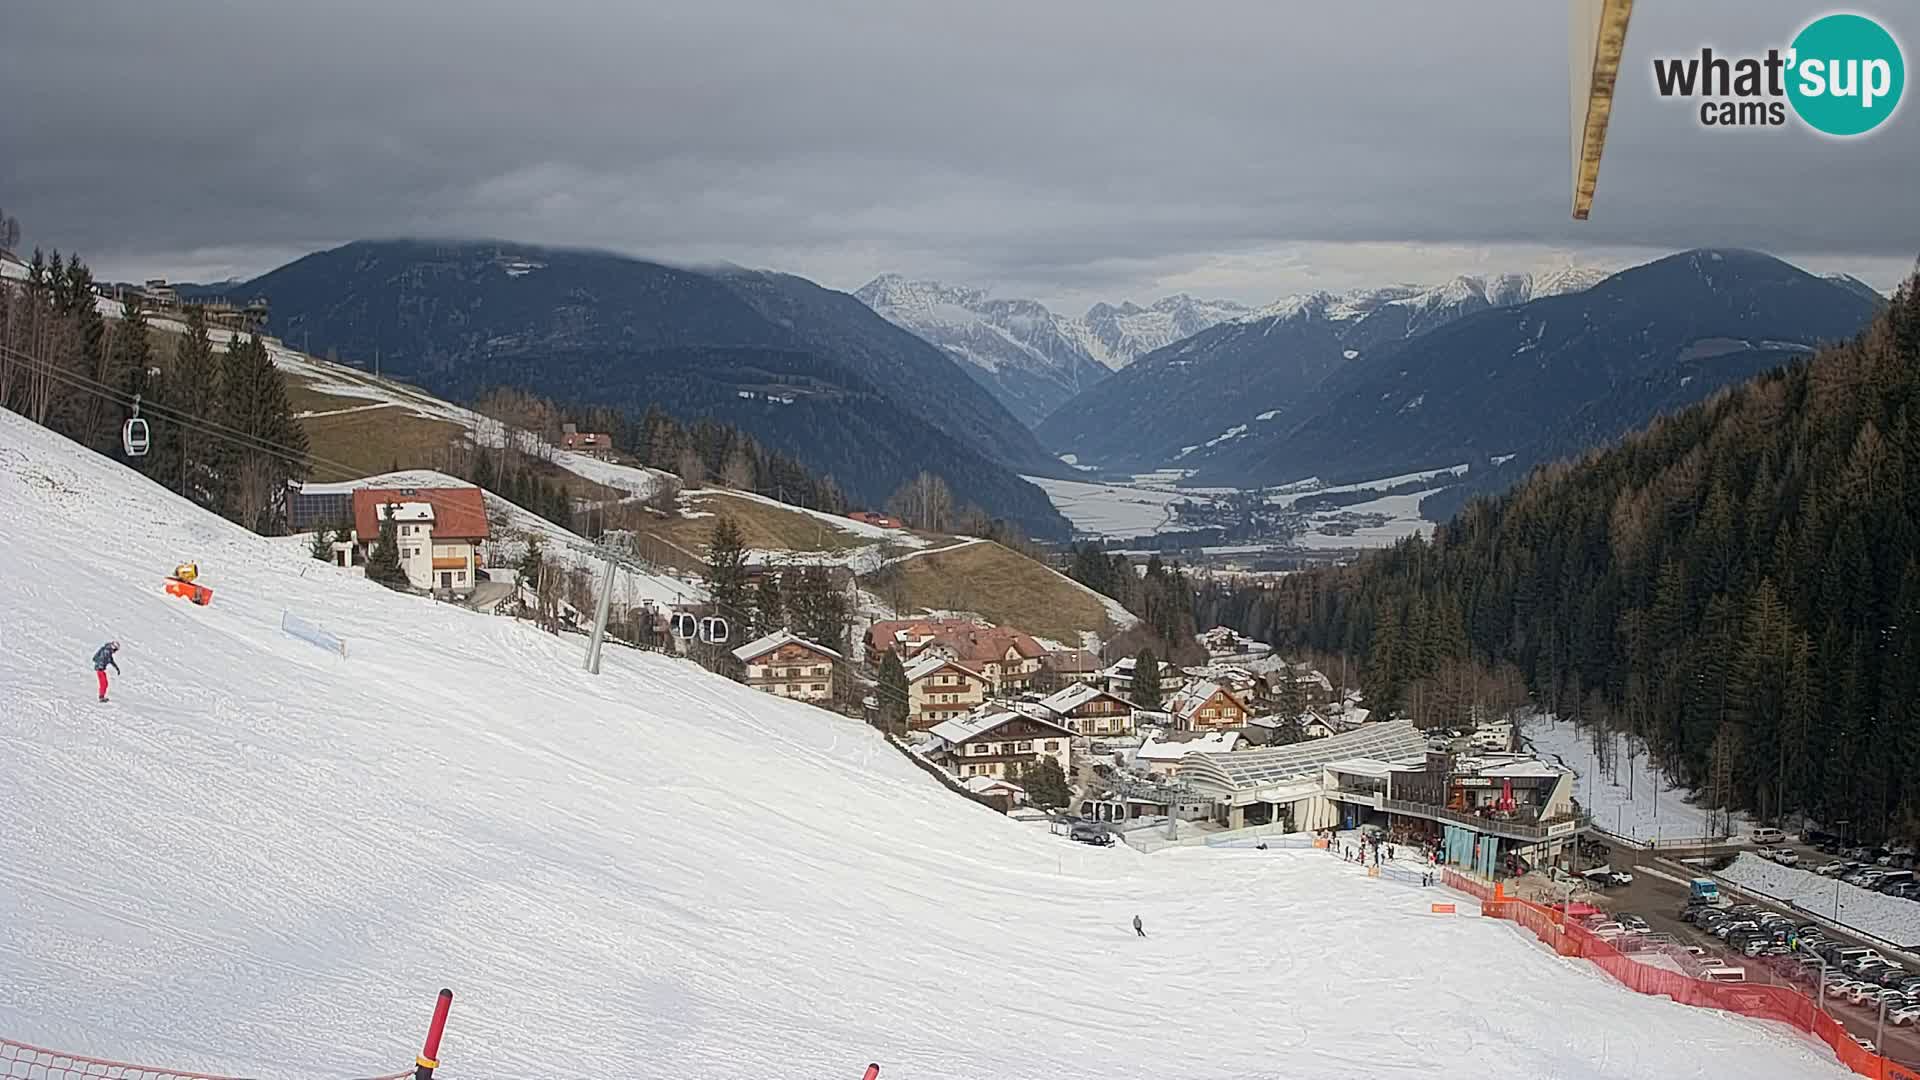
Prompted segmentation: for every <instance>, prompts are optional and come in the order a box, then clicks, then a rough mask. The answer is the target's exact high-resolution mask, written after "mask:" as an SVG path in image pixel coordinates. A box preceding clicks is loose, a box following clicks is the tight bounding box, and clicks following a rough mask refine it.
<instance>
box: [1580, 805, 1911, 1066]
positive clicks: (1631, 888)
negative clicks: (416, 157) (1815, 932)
mask: <svg viewBox="0 0 1920 1080" xmlns="http://www.w3.org/2000/svg"><path fill="white" fill-rule="evenodd" d="M1790 846H1792V847H1794V848H1795V849H1796V850H1798V851H1799V852H1800V857H1801V864H1800V865H1801V866H1803V867H1814V866H1819V865H1821V864H1822V863H1825V862H1830V861H1832V860H1833V857H1832V856H1829V855H1822V854H1821V853H1819V852H1818V851H1815V850H1813V849H1812V848H1809V847H1807V846H1806V845H1804V844H1799V843H1797V842H1796V843H1793V844H1791V845H1790ZM1616 856H1625V857H1627V858H1631V853H1629V852H1624V851H1619V852H1616ZM1641 858H1642V859H1644V860H1646V861H1644V862H1642V863H1641V864H1639V865H1633V866H1626V865H1623V864H1624V859H1620V858H1616V862H1615V865H1616V866H1620V867H1621V868H1623V869H1627V870H1629V871H1630V872H1631V873H1632V874H1633V881H1632V883H1631V884H1628V885H1623V886H1616V887H1614V888H1610V889H1606V890H1594V891H1592V892H1583V893H1582V894H1581V895H1580V896H1579V897H1578V899H1580V900H1583V901H1585V902H1588V903H1591V904H1593V905H1595V906H1596V907H1600V908H1603V909H1605V910H1607V911H1609V912H1616V913H1617V912H1632V913H1634V914H1637V915H1639V916H1640V917H1641V918H1643V919H1644V920H1646V922H1647V924H1648V926H1649V928H1650V929H1651V930H1652V931H1653V932H1654V933H1656V934H1666V935H1670V936H1671V937H1672V938H1673V940H1674V941H1676V942H1679V943H1681V944H1682V945H1692V946H1697V947H1699V948H1701V949H1703V950H1705V951H1706V952H1707V953H1709V954H1712V955H1715V956H1719V957H1723V958H1724V959H1725V962H1726V963H1728V964H1732V965H1736V966H1738V967H1740V968H1742V969H1744V970H1745V971H1746V973H1747V980H1748V981H1749V982H1752V983H1758V984H1762V985H1772V984H1779V985H1792V986H1794V987H1795V988H1796V989H1799V990H1800V991H1801V992H1803V993H1805V994H1807V996H1809V997H1814V998H1817V997H1819V989H1818V987H1817V985H1811V984H1808V983H1805V982H1795V981H1793V980H1790V979H1788V978H1786V977H1784V976H1783V975H1782V974H1780V972H1779V971H1778V970H1776V966H1775V965H1773V964H1769V963H1767V962H1766V961H1765V960H1764V959H1763V958H1749V957H1745V956H1741V955H1740V954H1739V950H1737V949H1732V948H1730V947H1729V946H1728V945H1727V943H1726V942H1725V941H1724V940H1721V939H1720V938H1718V937H1716V936H1715V935H1713V934H1710V933H1707V932H1705V931H1703V930H1701V929H1700V928H1699V927H1697V926H1695V925H1693V924H1691V923H1688V922H1686V921H1684V920H1682V919H1681V918H1680V913H1681V912H1682V911H1683V910H1684V909H1685V908H1686V905H1687V897H1688V887H1687V885H1686V883H1685V874H1684V873H1683V872H1682V871H1679V870H1676V869H1674V868H1673V867H1671V866H1666V865H1661V864H1656V863H1654V862H1653V861H1652V859H1651V856H1648V855H1644V854H1643V855H1642V856H1641ZM1753 903H1754V906H1755V907H1758V908H1762V909H1765V910H1769V911H1772V912H1776V913H1778V914H1780V915H1783V916H1785V917H1786V918H1787V919H1789V920H1790V921H1792V923H1793V924H1794V925H1795V926H1796V927H1797V926H1803V925H1806V924H1807V923H1808V922H1809V920H1808V919H1807V917H1806V916H1805V915H1803V914H1801V913H1798V912H1795V911H1793V910H1791V909H1790V908H1788V907H1786V906H1785V905H1781V904H1770V903H1765V902H1761V901H1758V900H1755V901H1753ZM1826 934H1827V938H1828V940H1831V941H1835V942H1839V943H1842V944H1845V945H1849V946H1860V945H1864V946H1868V947H1872V943H1870V942H1861V941H1858V940H1856V939H1853V938H1850V937H1848V936H1847V935H1845V934H1841V933H1836V932H1832V931H1827V932H1826ZM1880 951H1882V952H1885V951H1886V950H1884V949H1883V950H1880ZM1889 958H1890V959H1892V960H1894V961H1895V962H1896V963H1898V962H1900V958H1899V957H1898V956H1893V957H1889ZM1906 966H1907V967H1909V968H1910V969H1912V970H1914V971H1915V972H1916V973H1920V967H1916V966H1915V965H1913V964H1908V965H1906ZM1826 1008H1827V1011H1828V1012H1830V1013H1831V1014H1833V1016H1834V1017H1835V1018H1836V1019H1838V1020H1840V1021H1841V1022H1842V1023H1844V1024H1846V1026H1847V1030H1848V1031H1849V1032H1851V1033H1852V1034H1854V1035H1856V1036H1859V1037H1861V1038H1864V1039H1868V1040H1874V1039H1875V1036H1876V1034H1877V1031H1876V1029H1877V1028H1878V1025H1879V1010H1878V1007H1877V1006H1875V1007H1863V1006H1859V1005H1854V1004H1851V1003H1850V1002H1848V1001H1847V1000H1846V999H1845V998H1844V997H1836V996H1833V995H1829V996H1828V997H1827V999H1826ZM1878 1045H1879V1048H1880V1051H1881V1052H1882V1053H1884V1054H1886V1055H1888V1056H1890V1057H1892V1058H1894V1059H1895V1060H1897V1061H1900V1062H1902V1063H1905V1064H1920V1028H1915V1027H1912V1026H1906V1027H1902V1026H1897V1025H1895V1024H1893V1023H1892V1022H1891V1021H1889V1022H1888V1023H1887V1025H1886V1028H1885V1035H1884V1038H1883V1039H1880V1040H1878Z"/></svg>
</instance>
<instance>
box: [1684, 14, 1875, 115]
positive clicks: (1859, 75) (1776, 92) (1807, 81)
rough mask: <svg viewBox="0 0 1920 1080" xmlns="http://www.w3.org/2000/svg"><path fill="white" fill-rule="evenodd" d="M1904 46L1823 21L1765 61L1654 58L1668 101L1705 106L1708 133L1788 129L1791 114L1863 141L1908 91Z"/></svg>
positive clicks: (1858, 19)
mask: <svg viewBox="0 0 1920 1080" xmlns="http://www.w3.org/2000/svg"><path fill="white" fill-rule="evenodd" d="M1906 82H1907V70H1906V64H1905V62H1904V61H1903V60H1902V58H1901V55H1900V43H1899V42H1897V41H1895V40H1894V39H1893V35H1892V34H1890V33H1888V32H1887V30H1886V28H1885V27H1883V26H1881V25H1880V24H1879V23H1877V22H1875V21H1873V20H1872V19H1869V18H1867V17H1866V16H1865V15H1853V14H1837V15H1823V16H1821V17H1820V18H1818V19H1815V20H1813V21H1812V22H1810V23H1808V24H1807V25H1806V26H1804V27H1802V28H1801V30H1800V32H1799V33H1798V34H1795V35H1794V37H1793V43H1792V44H1790V45H1788V46H1787V47H1786V48H1785V49H1768V50H1767V53H1766V55H1765V56H1736V57H1729V56H1718V55H1715V53H1714V51H1713V50H1712V49H1711V48H1705V49H1701V50H1700V55H1699V56H1683V57H1656V58H1655V59H1654V61H1653V84H1654V88H1655V89H1656V90H1658V91H1659V92H1660V96H1661V97H1663V98H1687V99H1699V101H1700V123H1701V125H1702V126H1704V127H1711V128H1729V127H1749V128H1750V127H1783V126H1785V125H1786V123H1787V116H1788V108H1789V107H1791V108H1792V115H1795V116H1798V117H1799V118H1800V121H1801V123H1804V124H1806V125H1807V126H1808V127H1810V128H1812V129H1813V130H1815V131H1818V132H1820V133H1821V134H1823V135H1833V136H1838V137H1841V138H1846V137H1849V136H1854V135H1865V134H1866V133H1868V132H1870V131H1872V130H1874V129H1875V128H1877V127H1879V126H1880V125H1882V124H1884V123H1886V122H1887V119H1888V118H1889V117H1891V116H1892V115H1893V113H1894V110H1895V109H1897V108H1898V107H1899V105H1900V93H1901V91H1902V90H1904V89H1906Z"/></svg>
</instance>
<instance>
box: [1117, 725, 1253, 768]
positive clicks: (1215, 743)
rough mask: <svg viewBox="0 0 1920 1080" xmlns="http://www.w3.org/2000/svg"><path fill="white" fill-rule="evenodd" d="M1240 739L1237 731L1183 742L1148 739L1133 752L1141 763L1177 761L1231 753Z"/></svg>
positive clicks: (1214, 733) (1208, 735)
mask: <svg viewBox="0 0 1920 1080" xmlns="http://www.w3.org/2000/svg"><path fill="white" fill-rule="evenodd" d="M1242 738H1244V736H1242V735H1241V734H1240V733H1239V732H1237V731H1215V732H1212V733H1210V734H1207V735H1203V736H1201V737H1200V738H1197V739H1188V740H1186V741H1185V742H1161V741H1160V740H1159V739H1148V740H1147V741H1146V742H1144V743H1141V744H1140V749H1138V750H1136V751H1134V754H1135V756H1137V757H1139V758H1140V759H1141V760H1143V761H1179V760H1180V759H1181V758H1184V757H1186V756H1187V755H1189V754H1226V753H1231V752H1232V751H1233V748H1234V747H1236V746H1238V745H1240V740H1241V739H1242Z"/></svg>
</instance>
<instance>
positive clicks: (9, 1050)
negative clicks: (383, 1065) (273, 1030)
mask: <svg viewBox="0 0 1920 1080" xmlns="http://www.w3.org/2000/svg"><path fill="white" fill-rule="evenodd" d="M413 1075H414V1071H413V1070H412V1069H407V1070H405V1071H404V1072H397V1073H388V1074H387V1075H385V1076H377V1077H370V1078H368V1080H406V1078H408V1077H411V1076H413ZM0 1077H5V1078H6V1080H80V1078H87V1080H243V1078H241V1077H233V1076H216V1075H214V1074H212V1073H200V1072H191V1071H188V1070H184V1069H163V1068H159V1067H157V1066H153V1065H130V1064H128V1063H127V1062H124V1061H108V1060H106V1059H105V1058H91V1057H86V1056H84V1055H81V1054H69V1053H66V1052H64V1051H61V1050H48V1049H47V1048H45V1047H43V1046H29V1045H28V1044H26V1043H21V1042H14V1041H13V1040H12V1039H0Z"/></svg>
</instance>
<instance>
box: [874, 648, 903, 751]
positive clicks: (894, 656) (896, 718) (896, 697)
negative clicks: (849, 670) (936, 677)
mask: <svg viewBox="0 0 1920 1080" xmlns="http://www.w3.org/2000/svg"><path fill="white" fill-rule="evenodd" d="M907 691H908V687H907V668H906V665H904V664H902V663H901V662H900V652H899V650H897V649H888V650H887V652H886V655H884V656H882V657H881V658H880V684H879V690H878V697H879V699H880V727H881V728H882V729H883V730H886V731H890V732H893V733H895V734H900V735H904V734H906V731H907V705H908V698H907Z"/></svg>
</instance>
